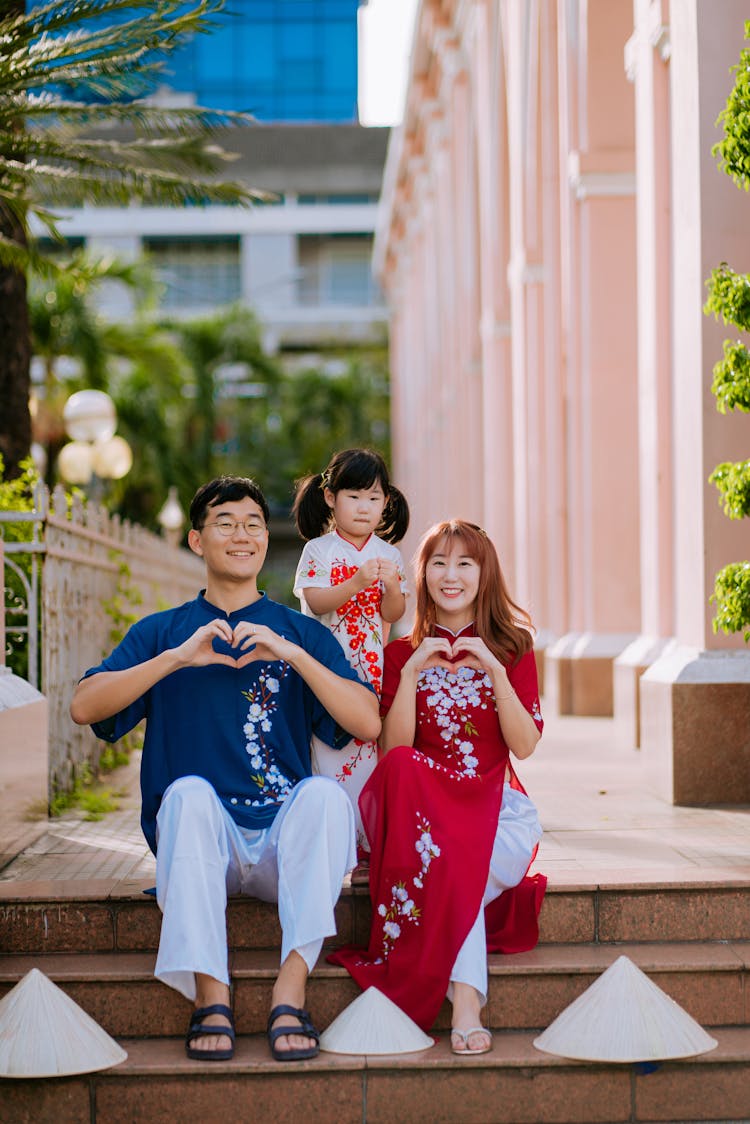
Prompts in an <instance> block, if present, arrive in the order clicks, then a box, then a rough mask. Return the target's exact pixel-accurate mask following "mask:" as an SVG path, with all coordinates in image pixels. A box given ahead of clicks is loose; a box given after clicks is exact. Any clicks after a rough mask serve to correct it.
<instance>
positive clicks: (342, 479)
mask: <svg viewBox="0 0 750 1124" xmlns="http://www.w3.org/2000/svg"><path fill="white" fill-rule="evenodd" d="M376 482H378V483H379V484H380V487H381V488H382V489H383V492H384V494H385V495H386V497H387V500H386V505H385V507H384V508H383V517H382V519H381V520H380V523H379V524H378V526H377V528H376V534H377V535H379V537H380V538H381V539H385V541H386V542H392V543H393V542H400V540H401V539H402V538H403V537H404V535H405V534H406V531H407V528H408V526H409V505H408V503H407V502H406V497H405V496H404V494H403V492H400V491H399V490H398V488H395V487H394V486H393V484H391V482H390V479H389V477H388V469H387V468H386V464H385V461H384V460H383V458H382V457H381V455H380V453H375V452H373V451H372V450H371V449H344V450H343V451H342V452H340V453H334V455H333V456H332V457H331V459H330V461H329V462H328V468H327V469H326V470H325V472H316V473H314V474H313V475H311V476H303V477H302V479H301V480H298V481H297V486H296V491H295V496H294V504H293V506H292V515H293V516H294V522H295V523H296V525H297V530H298V531H299V533H300V535H301V536H302V538H303V539H306V540H309V539H317V538H319V537H320V535H323V534H325V532H326V531H328V530H330V529H331V528H332V526H333V513H332V511H331V509H330V507H329V506H328V504H327V503H326V501H325V496H324V495H323V492H324V490H325V489H326V488H330V489H331V491H332V492H333V494H334V495H336V493H337V492H340V491H341V490H342V489H343V488H353V489H357V490H359V489H360V488H371V487H372V486H373V484H375V483H376Z"/></svg>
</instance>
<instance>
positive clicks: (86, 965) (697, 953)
mask: <svg viewBox="0 0 750 1124" xmlns="http://www.w3.org/2000/svg"><path fill="white" fill-rule="evenodd" d="M620 955H626V956H628V957H629V958H630V959H631V960H632V961H633V962H634V963H635V964H637V965H638V967H640V968H641V969H642V970H643V971H645V972H646V973H647V974H648V976H649V977H650V978H651V979H652V980H653V981H654V983H656V984H657V985H658V986H659V987H661V988H662V990H663V991H665V992H666V993H667V994H668V995H670V996H671V997H672V998H673V999H674V1000H675V1001H676V1002H677V1003H679V1004H680V1006H681V1007H683V1008H684V1009H685V1010H686V1011H687V1012H688V1013H689V1014H691V1015H692V1016H693V1018H694V1019H696V1020H697V1021H698V1022H699V1023H701V1024H702V1025H704V1026H727V1025H737V1026H747V1025H750V942H730V943H723V942H716V943H704V944H695V943H692V944H687V943H685V944H633V945H629V944H624V945H618V946H612V945H545V946H540V947H539V948H537V949H535V950H534V951H533V952H527V953H520V954H517V955H514V956H491V957H490V984H489V996H488V1003H487V1009H486V1012H485V1017H486V1019H487V1021H488V1024H489V1025H490V1026H491V1027H492V1028H493V1029H498V1030H530V1029H534V1028H537V1029H543V1028H544V1027H546V1026H548V1025H549V1024H550V1023H551V1022H552V1020H553V1019H554V1018H556V1016H557V1015H558V1014H559V1013H560V1012H561V1011H562V1010H564V1008H565V1007H567V1006H568V1004H569V1003H572V1002H573V1000H574V999H575V998H577V996H578V995H580V994H581V993H582V992H583V991H585V990H586V988H587V987H589V986H590V984H592V983H593V982H594V980H595V979H596V978H597V977H598V976H599V975H600V974H601V973H602V972H603V971H604V970H605V968H607V967H609V965H610V964H612V963H613V962H614V961H615V960H616V959H617V957H618V956H620ZM154 960H155V956H154V954H153V953H142V952H129V953H112V952H110V953H92V954H77V955H73V956H71V955H66V954H56V955H50V956H46V957H45V956H42V957H39V956H37V957H33V956H9V957H0V997H1V996H2V995H4V994H6V992H7V991H9V990H10V988H11V987H12V986H13V985H14V984H15V983H16V982H17V981H18V980H19V979H21V978H22V977H23V976H24V975H25V974H26V972H28V971H29V970H30V969H31V968H33V967H36V968H39V969H40V970H41V971H43V972H44V973H45V974H46V975H47V976H48V977H49V978H50V979H51V980H53V981H54V982H55V983H56V984H58V985H59V986H60V987H62V988H63V990H64V991H65V992H66V993H67V994H68V995H70V997H71V998H72V999H74V1000H75V1002H76V1003H78V1004H80V1006H81V1007H83V1009H84V1010H85V1011H87V1012H88V1013H89V1014H90V1015H91V1017H92V1018H94V1019H96V1021H97V1022H98V1023H99V1024H100V1025H101V1026H103V1027H104V1028H105V1030H107V1031H108V1033H109V1034H112V1035H115V1036H123V1037H161V1036H170V1035H174V1036H181V1035H182V1034H184V1032H185V1028H186V1024H187V1020H188V1012H189V1007H188V1004H187V1002H186V1001H185V1000H184V999H183V998H182V997H181V996H180V995H178V994H177V992H175V991H173V990H171V989H170V988H167V987H165V986H164V985H163V984H161V983H159V982H158V981H157V980H155V979H154V978H153V968H154ZM278 963H279V960H278V953H277V952H270V951H254V952H249V951H244V952H235V953H233V954H232V957H231V971H232V979H233V984H234V998H233V1004H234V1010H235V1018H236V1024H237V1030H238V1032H239V1033H240V1034H254V1033H258V1032H260V1031H262V1030H264V1029H265V1024H266V1017H267V1013H268V1007H269V1003H270V995H271V987H272V985H273V981H274V979H275V977H276V973H277V971H278ZM358 994H359V989H358V988H357V986H356V984H354V982H353V981H352V980H351V979H350V977H349V975H348V974H347V973H346V972H345V971H344V970H343V969H342V968H337V967H334V966H333V965H330V964H326V963H324V962H322V963H320V964H319V965H318V966H317V968H316V969H315V971H314V973H313V975H312V976H311V978H310V983H309V986H308V995H307V1005H308V1007H309V1008H310V1010H311V1012H312V1014H313V1018H314V1020H315V1021H316V1022H317V1023H318V1025H319V1026H321V1027H325V1026H327V1025H328V1024H329V1023H330V1022H332V1020H333V1019H334V1018H335V1017H336V1016H337V1015H338V1014H339V1012H340V1011H342V1010H343V1008H344V1007H346V1006H347V1004H348V1003H350V1002H351V1001H352V1000H353V999H355V998H356V997H357V995H358ZM436 1025H437V1027H438V1029H445V1028H447V1027H449V1026H450V1008H449V1007H448V1004H447V1003H446V1004H445V1005H444V1007H443V1010H442V1011H441V1013H440V1016H439V1018H438V1021H437V1024H436Z"/></svg>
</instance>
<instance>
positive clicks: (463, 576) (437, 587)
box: [425, 537, 481, 632]
mask: <svg viewBox="0 0 750 1124" xmlns="http://www.w3.org/2000/svg"><path fill="white" fill-rule="evenodd" d="M480 574H481V568H480V566H479V563H478V562H477V560H476V559H475V558H472V557H471V555H470V554H467V553H466V544H465V543H464V542H463V540H462V539H459V538H447V537H446V538H444V539H443V541H442V542H440V543H438V545H437V548H436V550H435V552H434V554H432V555H430V557H429V558H428V560H427V567H426V570H425V582H426V584H427V592H428V593H429V595H430V597H431V598H432V600H433V602H434V604H435V611H436V612H435V615H436V618H437V621H438V623H439V624H445V625H448V627H450V628H451V629H453V631H454V632H455V631H456V630H457V629H459V628H463V627H464V626H465V625H467V624H469V623H470V622H471V621H473V620H474V617H475V615H476V606H477V593H478V591H479V577H480Z"/></svg>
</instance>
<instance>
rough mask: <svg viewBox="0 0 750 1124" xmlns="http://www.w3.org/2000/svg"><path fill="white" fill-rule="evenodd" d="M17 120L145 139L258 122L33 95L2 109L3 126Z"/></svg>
mask: <svg viewBox="0 0 750 1124" xmlns="http://www.w3.org/2000/svg"><path fill="white" fill-rule="evenodd" d="M4 116H7V118H8V120H17V119H18V118H19V117H23V118H24V119H25V121H26V124H27V128H29V129H30V130H33V129H39V128H49V126H50V124H54V126H55V128H57V129H61V130H62V129H70V130H74V131H75V130H77V131H80V130H81V129H86V130H87V131H89V132H90V131H92V130H95V129H97V128H101V127H102V126H105V125H106V126H110V125H113V124H120V125H132V126H133V128H134V129H136V130H138V131H139V132H140V133H142V134H143V135H144V136H149V135H150V136H156V135H159V134H165V133H180V134H181V135H186V134H187V133H188V132H190V131H192V132H198V131H200V132H202V133H207V132H211V133H217V132H220V131H221V130H222V129H226V128H229V127H230V126H232V125H249V124H252V123H253V122H254V120H255V118H254V117H252V115H251V114H249V113H241V112H239V111H237V110H228V109H226V110H225V109H210V108H206V107H204V106H178V107H175V108H169V109H164V108H162V107H160V106H158V105H152V104H150V103H149V102H147V101H143V100H135V101H128V102H108V103H106V104H97V103H96V102H94V103H91V104H89V103H87V102H78V101H71V100H64V99H62V98H57V97H55V96H54V95H52V94H49V93H46V94H40V95H33V96H31V97H29V98H28V99H26V100H24V98H16V99H15V100H14V102H13V105H10V104H8V105H7V107H6V108H5V109H4V108H3V106H2V105H0V123H2V121H3V117H4Z"/></svg>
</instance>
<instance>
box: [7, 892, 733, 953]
mask: <svg viewBox="0 0 750 1124" xmlns="http://www.w3.org/2000/svg"><path fill="white" fill-rule="evenodd" d="M72 887H73V884H71V883H66V884H64V890H63V889H58V890H55V889H54V884H53V883H47V884H46V886H45V892H44V893H43V894H42V893H39V892H38V888H37V887H35V885H34V884H32V883H29V884H27V885H26V886H24V884H23V883H12V882H6V883H0V953H19V954H21V953H28V954H33V955H37V954H40V953H42V954H43V953H52V952H109V951H115V950H117V951H121V952H136V951H149V950H155V949H156V948H157V945H158V941H159V929H160V921H161V917H160V914H159V909H158V906H157V905H156V902H155V901H154V900H153V899H151V898H147V897H146V896H145V895H143V894H140V893H133V892H132V891H131V892H130V893H127V894H112V895H111V896H108V897H104V896H101V895H98V896H96V895H95V896H89V895H87V894H86V893H85V892H83V891H82V890H81V888H80V886H79V885H78V884H76V885H75V890H73V888H72ZM227 916H228V924H229V941H230V946H231V947H232V948H234V949H237V950H251V949H263V948H266V949H272V948H277V947H278V946H279V943H280V933H279V926H278V919H277V914H276V907H275V906H274V905H270V904H268V903H264V902H259V901H254V900H252V899H249V898H235V899H232V900H231V901H230V903H229V907H228V910H227ZM336 917H337V924H338V934H339V936H338V938H337V939H338V940H339V941H340V942H342V943H348V942H354V943H356V944H365V943H366V942H367V936H368V933H369V926H370V901H369V896H368V893H367V890H366V888H364V887H354V888H353V889H347V890H345V891H344V892H343V893H342V895H341V898H340V900H339V902H338V905H337V908H336ZM748 934H750V883H748V882H747V881H745V882H744V883H738V884H737V885H734V886H732V885H727V884H726V883H721V884H703V885H701V884H695V883H689V884H684V885H680V884H669V885H662V886H659V885H647V886H643V885H640V886H624V887H623V886H604V885H603V886H577V887H570V886H567V887H558V886H552V887H550V889H549V890H548V892H547V896H546V898H545V902H544V905H543V907H542V913H541V916H540V944H541V945H545V944H569V943H583V944H588V943H592V942H593V943H602V944H607V943H611V942H622V941H630V942H635V941H645V942H651V941H670V942H672V941H688V942H694V941H721V940H725V941H726V940H728V941H741V940H743V939H747V937H748Z"/></svg>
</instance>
